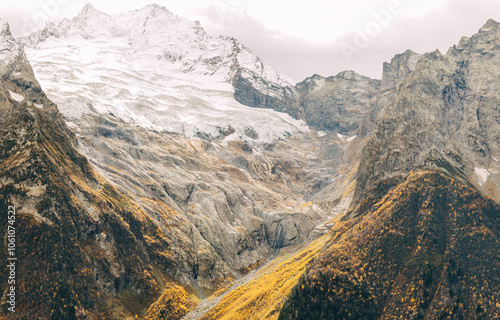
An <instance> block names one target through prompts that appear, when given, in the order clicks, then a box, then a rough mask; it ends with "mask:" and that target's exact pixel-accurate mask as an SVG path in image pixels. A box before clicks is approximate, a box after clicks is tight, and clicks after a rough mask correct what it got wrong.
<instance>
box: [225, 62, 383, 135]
mask: <svg viewBox="0 0 500 320" xmlns="http://www.w3.org/2000/svg"><path fill="white" fill-rule="evenodd" d="M233 85H234V87H235V98H236V100H237V101H238V102H240V103H242V104H244V105H247V106H250V107H255V108H267V109H273V110H276V111H280V112H286V113H288V114H290V115H291V116H292V117H294V118H296V119H303V120H305V121H306V122H307V123H308V124H309V125H310V126H312V127H314V128H316V129H318V130H329V131H334V132H339V133H341V134H351V135H354V134H356V133H357V131H358V129H359V128H360V127H361V124H362V123H363V121H364V119H365V117H366V116H367V115H368V113H369V111H370V109H371V105H373V104H374V98H375V96H376V95H377V93H378V91H379V89H380V81H379V80H373V79H370V78H367V77H363V76H361V75H358V74H356V73H355V72H352V71H345V72H341V73H339V74H338V75H336V76H334V77H328V78H324V77H322V76H319V75H314V76H312V77H310V78H307V79H305V80H304V81H302V82H300V83H298V84H296V85H295V86H288V87H283V86H279V85H277V84H275V83H273V82H269V81H266V80H264V79H262V78H261V77H259V76H257V75H255V74H253V73H252V72H251V71H248V70H240V71H239V72H238V73H237V74H236V77H235V79H234V82H233Z"/></svg>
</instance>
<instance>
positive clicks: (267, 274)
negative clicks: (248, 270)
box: [201, 235, 329, 320]
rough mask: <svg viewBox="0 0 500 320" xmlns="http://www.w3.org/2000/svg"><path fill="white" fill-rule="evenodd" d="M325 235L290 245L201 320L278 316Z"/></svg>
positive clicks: (320, 250) (322, 244) (323, 240)
mask: <svg viewBox="0 0 500 320" xmlns="http://www.w3.org/2000/svg"><path fill="white" fill-rule="evenodd" d="M328 238H329V236H328V235H324V236H322V237H320V238H318V239H316V240H314V241H312V242H311V243H310V244H308V245H305V244H303V245H301V246H303V247H305V248H303V249H301V248H300V247H299V248H297V247H295V248H289V249H288V250H285V251H283V252H282V253H281V254H280V255H279V256H278V257H276V258H275V259H274V260H273V261H272V262H271V263H269V264H268V265H266V266H264V267H263V268H262V269H261V270H259V271H258V272H257V274H256V276H255V277H254V279H253V280H252V281H250V282H248V283H246V284H244V285H242V286H240V287H239V288H237V289H236V290H234V291H232V292H230V293H229V294H227V295H226V296H225V297H224V298H223V299H222V301H221V302H220V303H219V304H218V305H217V306H216V307H214V308H213V309H212V310H210V311H209V312H207V313H206V314H205V315H204V316H203V317H202V318H201V320H209V319H214V320H215V319H217V320H229V319H248V320H251V319H270V320H272V319H277V318H278V314H279V310H280V309H281V306H282V305H283V303H284V301H285V299H286V297H287V296H288V294H289V293H290V292H291V290H292V288H293V287H294V286H295V285H296V284H297V282H298V280H299V278H300V276H301V275H302V274H303V273H304V272H305V270H306V267H307V266H308V265H309V263H310V262H311V260H312V259H314V258H315V257H316V256H318V255H319V254H320V253H321V252H322V251H323V250H322V249H323V248H324V245H325V243H326V242H327V240H328Z"/></svg>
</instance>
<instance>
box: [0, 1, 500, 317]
mask: <svg viewBox="0 0 500 320" xmlns="http://www.w3.org/2000/svg"><path fill="white" fill-rule="evenodd" d="M0 25H1V26H2V29H1V33H0V59H1V60H2V63H1V65H0V74H1V80H0V131H1V135H0V207H1V208H8V207H9V206H13V207H15V208H16V211H17V213H16V215H17V216H16V222H15V223H16V244H17V247H16V248H17V249H16V250H17V251H16V256H17V257H18V259H19V262H18V267H17V269H16V272H17V273H16V274H17V278H16V283H17V289H16V290H17V297H16V299H17V300H16V304H17V305H16V313H15V314H13V313H12V312H10V311H9V310H8V307H9V304H8V301H7V298H6V294H7V293H8V291H9V290H10V286H8V277H9V273H8V269H7V268H5V269H4V271H3V272H2V273H0V283H1V285H2V288H3V292H4V293H5V294H4V295H3V297H2V305H3V309H2V311H1V312H2V313H1V315H0V317H1V318H2V319H21V318H27V319H134V318H143V319H181V318H183V319H388V318H396V317H397V318H403V319H495V318H497V317H498V316H499V315H500V294H499V292H498V290H497V288H498V286H499V285H500V283H499V282H500V278H498V274H500V272H499V271H500V270H499V269H500V264H499V261H500V260H499V259H500V257H499V255H498V253H499V252H500V250H499V249H500V247H499V240H500V229H499V228H498V226H499V223H500V206H499V204H498V202H499V201H500V180H499V178H500V164H499V160H498V159H500V138H499V137H500V107H499V105H500V96H499V94H498V90H497V88H498V85H499V84H500V82H499V81H498V79H499V76H500V70H499V69H498V68H497V66H498V65H499V62H500V61H499V59H500V58H499V54H498V53H499V52H500V51H499V48H500V42H499V41H500V40H498V39H499V38H500V37H499V35H500V26H499V24H498V23H497V22H495V21H493V20H490V21H488V22H487V23H486V24H485V25H484V26H483V27H482V28H481V29H480V30H479V32H478V33H477V34H475V35H473V36H472V37H470V38H466V37H464V38H463V39H462V40H461V41H460V43H459V44H457V45H455V46H453V47H452V48H450V49H449V51H448V52H447V53H446V54H442V53H440V52H439V51H435V52H430V53H426V54H417V53H415V52H412V51H411V50H408V51H406V52H404V53H401V54H397V55H396V56H395V57H394V58H393V59H392V60H391V61H390V62H387V63H385V64H384V65H383V76H382V79H381V80H377V79H371V78H368V77H365V76H362V75H359V74H357V73H355V72H353V71H345V72H341V73H339V74H337V75H335V76H330V77H323V76H320V75H312V76H311V77H308V78H307V79H304V80H303V81H300V82H298V83H295V81H293V80H291V79H289V78H287V77H286V76H283V75H280V74H279V73H278V72H276V71H275V70H273V69H272V67H270V66H268V65H266V64H265V63H264V62H263V61H262V60H261V59H260V58H258V57H257V56H256V55H254V54H253V53H252V52H251V50H250V49H248V48H247V47H245V46H244V45H243V44H242V43H240V42H239V41H238V40H236V39H234V38H231V37H224V36H219V37H213V36H210V35H208V34H207V33H206V32H205V31H204V30H203V28H202V27H201V25H200V23H199V22H191V21H188V20H186V19H184V18H180V17H178V16H176V15H174V14H172V13H171V12H170V11H168V10H167V9H166V8H164V7H162V6H159V5H149V6H146V7H144V8H142V9H140V10H135V11H131V12H128V13H124V14H119V15H113V16H111V15H108V14H105V13H103V12H100V11H98V10H96V9H95V8H94V7H93V6H92V5H86V6H85V7H84V8H83V10H82V11H81V12H80V13H79V14H78V15H77V16H76V17H74V18H73V19H65V20H63V21H62V22H60V23H59V24H57V25H56V24H52V23H48V24H47V25H46V26H45V28H44V29H42V30H39V31H36V32H34V33H32V34H30V35H28V36H25V37H21V38H19V39H15V38H14V37H13V36H12V35H11V33H10V30H9V26H8V24H6V23H3V22H2V23H0ZM1 223H2V225H7V223H8V218H7V215H1ZM2 232H3V234H2V235H3V237H4V239H7V231H4V230H2ZM7 247H8V246H7V240H5V241H4V250H1V251H0V259H2V260H3V261H7V258H8V256H7V254H8V251H7Z"/></svg>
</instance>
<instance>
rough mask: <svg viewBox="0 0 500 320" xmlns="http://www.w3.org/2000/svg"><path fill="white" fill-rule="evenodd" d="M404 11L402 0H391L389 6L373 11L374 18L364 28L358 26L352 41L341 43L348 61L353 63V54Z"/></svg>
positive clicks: (365, 45) (371, 14)
mask: <svg viewBox="0 0 500 320" xmlns="http://www.w3.org/2000/svg"><path fill="white" fill-rule="evenodd" d="M402 12H403V6H402V4H401V0H390V1H389V3H388V4H387V8H385V9H381V10H379V11H372V12H371V13H370V16H371V17H372V19H371V20H370V21H368V22H367V23H366V24H365V25H364V26H363V27H362V28H360V27H358V28H356V29H355V30H354V31H355V34H354V36H353V38H352V41H351V42H343V43H341V44H340V47H341V49H342V53H343V54H344V58H345V59H346V61H347V62H348V63H352V61H353V56H355V55H357V54H359V53H361V51H362V50H363V49H364V48H366V47H367V46H368V45H369V44H370V43H371V42H372V40H373V38H375V37H376V36H378V35H379V34H380V32H381V31H382V29H384V28H385V27H387V26H389V25H390V24H391V22H392V19H393V17H394V16H396V15H398V14H401V13H402Z"/></svg>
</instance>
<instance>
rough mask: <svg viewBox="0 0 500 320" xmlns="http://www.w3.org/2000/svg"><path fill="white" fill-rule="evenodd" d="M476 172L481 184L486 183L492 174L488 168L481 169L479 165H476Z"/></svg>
mask: <svg viewBox="0 0 500 320" xmlns="http://www.w3.org/2000/svg"><path fill="white" fill-rule="evenodd" d="M474 172H475V173H476V175H477V178H478V180H477V182H478V183H479V185H481V186H482V185H483V184H485V183H486V181H487V180H488V177H489V176H490V174H491V173H490V171H489V170H488V169H481V168H478V167H474Z"/></svg>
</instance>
